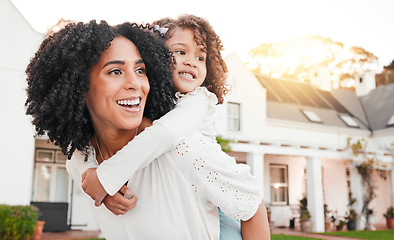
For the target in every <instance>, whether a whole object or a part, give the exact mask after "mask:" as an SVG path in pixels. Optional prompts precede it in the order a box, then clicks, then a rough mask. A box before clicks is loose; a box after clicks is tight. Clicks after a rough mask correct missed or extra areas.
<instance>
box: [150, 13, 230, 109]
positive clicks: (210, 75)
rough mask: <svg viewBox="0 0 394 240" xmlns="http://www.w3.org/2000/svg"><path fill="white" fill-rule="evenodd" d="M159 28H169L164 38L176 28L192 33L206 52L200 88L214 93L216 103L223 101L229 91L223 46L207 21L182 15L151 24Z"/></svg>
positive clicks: (167, 37)
mask: <svg viewBox="0 0 394 240" xmlns="http://www.w3.org/2000/svg"><path fill="white" fill-rule="evenodd" d="M152 25H158V26H160V27H161V28H169V30H168V32H167V33H166V34H165V38H166V39H169V38H171V35H172V33H173V32H174V31H175V30H176V29H178V28H184V29H190V30H192V32H193V33H194V38H195V40H196V43H197V44H199V45H202V46H203V47H204V48H205V49H206V51H207V60H206V61H207V62H206V66H207V76H206V78H205V81H204V82H203V84H202V86H205V87H206V88H207V89H208V90H209V91H211V92H213V93H215V95H216V96H217V98H218V103H219V104H221V103H223V101H224V96H225V95H226V94H227V93H228V92H229V91H230V89H231V88H230V85H229V84H228V83H227V72H228V70H227V65H226V63H225V61H224V60H223V58H222V54H221V51H223V44H222V41H221V40H220V38H219V36H218V35H217V34H216V32H215V30H213V28H212V26H211V24H210V23H209V22H208V20H206V19H204V18H201V17H197V16H195V15H190V14H184V15H181V16H179V17H178V18H176V19H172V18H168V17H167V18H162V19H160V20H157V21H155V22H153V23H152Z"/></svg>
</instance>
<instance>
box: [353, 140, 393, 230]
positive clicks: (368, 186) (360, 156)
mask: <svg viewBox="0 0 394 240" xmlns="http://www.w3.org/2000/svg"><path fill="white" fill-rule="evenodd" d="M347 148H348V149H350V150H351V151H352V156H353V161H354V162H355V164H356V169H357V172H358V173H359V174H360V176H361V181H362V184H363V185H364V188H365V192H364V197H363V206H362V209H361V214H362V215H364V216H365V219H366V227H368V226H369V216H370V215H371V214H372V209H371V208H369V204H370V203H371V201H372V200H373V199H374V198H375V197H376V194H375V189H376V186H375V182H374V181H373V179H372V174H373V173H374V172H375V171H379V173H380V176H381V177H382V178H383V179H386V176H385V173H386V172H385V171H383V170H381V168H384V167H386V165H384V164H383V163H382V162H381V161H379V159H377V157H376V155H374V154H372V153H368V152H367V151H366V148H367V141H366V140H365V139H363V138H362V139H357V140H356V141H354V140H353V139H351V138H348V139H347ZM352 201H353V200H352V195H351V192H349V204H350V203H351V202H352ZM354 201H355V200H354ZM351 205H352V204H350V206H351ZM349 208H350V211H349V215H348V219H351V218H352V217H354V216H355V215H356V214H357V213H356V211H354V210H353V209H352V208H351V207H349ZM352 210H353V211H352Z"/></svg>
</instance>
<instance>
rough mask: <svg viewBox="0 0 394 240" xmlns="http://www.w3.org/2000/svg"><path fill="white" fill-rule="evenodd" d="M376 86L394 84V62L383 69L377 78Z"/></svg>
mask: <svg viewBox="0 0 394 240" xmlns="http://www.w3.org/2000/svg"><path fill="white" fill-rule="evenodd" d="M375 81H376V86H382V85H386V84H389V83H394V60H393V61H391V63H390V64H389V65H387V66H385V67H384V68H383V71H382V72H381V73H379V74H376V76H375Z"/></svg>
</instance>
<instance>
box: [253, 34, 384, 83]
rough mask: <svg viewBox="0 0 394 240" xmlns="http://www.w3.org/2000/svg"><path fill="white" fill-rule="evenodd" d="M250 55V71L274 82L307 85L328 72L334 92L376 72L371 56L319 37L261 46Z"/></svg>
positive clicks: (372, 55)
mask: <svg viewBox="0 0 394 240" xmlns="http://www.w3.org/2000/svg"><path fill="white" fill-rule="evenodd" d="M249 55H250V57H251V60H250V62H249V63H248V67H249V68H251V69H252V70H253V71H256V72H259V73H262V74H264V75H269V76H271V77H275V78H289V79H294V80H298V81H303V82H309V81H310V80H311V79H312V78H313V77H314V76H315V74H316V73H317V72H318V70H319V69H320V68H327V69H328V70H329V72H330V73H331V77H330V81H331V83H332V85H333V87H334V88H336V87H341V88H351V87H353V86H354V82H355V79H356V78H357V76H358V75H360V74H362V73H364V72H367V71H377V69H378V58H377V57H376V56H375V55H374V54H372V53H370V52H368V51H366V50H365V49H363V48H361V47H350V48H345V47H344V45H343V44H342V43H341V42H335V41H333V40H331V39H330V38H327V37H322V36H318V35H306V36H302V37H295V38H292V39H289V40H286V41H282V42H277V43H268V44H267V43H263V44H260V45H259V46H257V47H255V48H253V49H252V50H250V52H249Z"/></svg>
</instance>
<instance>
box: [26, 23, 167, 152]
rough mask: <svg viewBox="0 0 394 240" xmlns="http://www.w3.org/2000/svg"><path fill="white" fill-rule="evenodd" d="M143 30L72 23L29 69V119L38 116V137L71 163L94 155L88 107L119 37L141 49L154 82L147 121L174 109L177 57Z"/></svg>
mask: <svg viewBox="0 0 394 240" xmlns="http://www.w3.org/2000/svg"><path fill="white" fill-rule="evenodd" d="M144 28H146V27H143V26H140V25H137V24H133V23H124V24H121V25H118V26H116V27H111V26H109V25H108V24H107V23H106V22H105V21H101V22H99V23H97V22H96V21H95V20H92V21H90V22H89V23H82V22H79V23H70V24H68V25H67V26H65V27H64V28H63V29H61V30H60V31H58V32H56V33H54V34H52V35H50V36H48V37H47V38H46V39H45V40H44V41H43V42H42V43H41V46H40V47H39V49H38V51H37V52H36V53H35V56H34V57H33V58H32V59H31V61H30V63H29V65H28V66H27V69H26V74H27V84H28V87H27V90H26V91H27V100H26V103H25V106H26V107H27V110H26V114H28V115H31V116H32V117H33V120H32V123H33V124H34V125H35V129H36V134H37V135H43V134H47V136H48V137H49V140H50V141H52V142H54V143H55V145H57V146H59V147H60V148H61V149H62V152H63V153H64V154H67V155H68V158H71V156H72V154H73V153H74V151H75V150H76V149H78V150H81V151H85V152H86V154H89V146H90V140H91V138H92V136H93V134H94V129H93V125H92V122H91V118H90V115H89V112H88V109H87V107H86V95H85V94H86V92H87V91H88V90H89V86H90V79H89V75H90V70H91V67H92V66H93V65H95V64H97V63H98V62H99V60H100V56H101V54H102V53H103V52H104V51H105V50H106V49H107V48H108V47H109V46H110V44H111V41H112V40H113V39H114V38H115V37H116V36H124V37H126V38H128V39H129V40H131V41H132V42H133V43H134V44H135V45H136V47H137V48H138V50H139V52H140V54H141V57H142V59H143V60H144V62H145V65H146V70H147V76H148V79H149V83H150V93H149V95H148V99H147V103H146V107H145V111H144V116H145V117H147V118H149V119H151V120H155V119H157V118H160V117H161V116H163V115H164V114H165V113H167V112H168V111H169V110H170V109H171V108H172V107H173V105H174V99H173V95H174V94H173V85H172V81H171V80H172V71H171V61H172V60H171V59H172V58H171V54H170V53H169V51H168V49H167V48H166V47H165V46H164V44H163V42H162V40H160V39H158V38H157V37H155V36H154V35H153V34H151V33H150V32H149V31H146V30H144Z"/></svg>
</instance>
